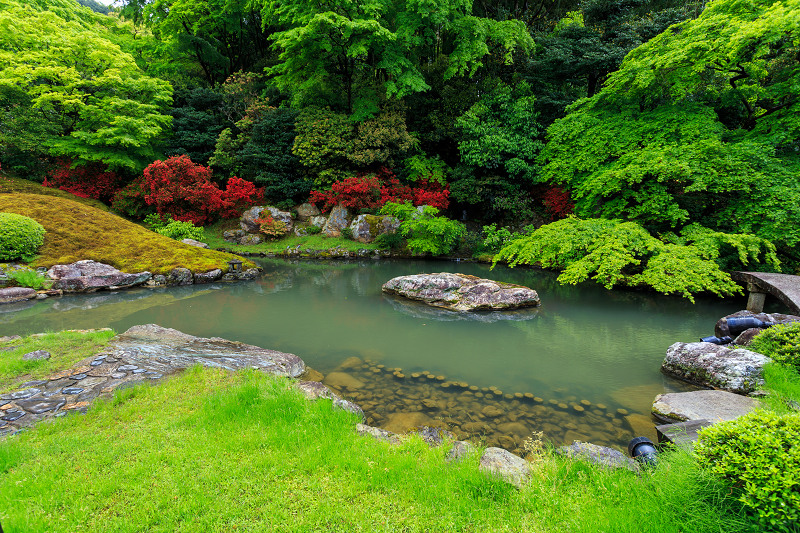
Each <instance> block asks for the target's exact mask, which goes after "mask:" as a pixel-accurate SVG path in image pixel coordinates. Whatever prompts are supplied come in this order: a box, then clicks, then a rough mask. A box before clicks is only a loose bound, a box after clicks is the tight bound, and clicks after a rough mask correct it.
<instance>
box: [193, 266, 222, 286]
mask: <svg viewBox="0 0 800 533" xmlns="http://www.w3.org/2000/svg"><path fill="white" fill-rule="evenodd" d="M222 275H223V272H222V270H220V269H219V268H215V269H214V270H209V271H208V272H201V273H199V274H195V275H194V282H195V283H211V282H214V281H217V280H218V279H220V278H221V277H222Z"/></svg>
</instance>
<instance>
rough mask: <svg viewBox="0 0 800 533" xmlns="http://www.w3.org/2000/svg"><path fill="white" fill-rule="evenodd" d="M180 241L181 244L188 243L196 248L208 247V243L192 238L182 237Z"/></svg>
mask: <svg viewBox="0 0 800 533" xmlns="http://www.w3.org/2000/svg"><path fill="white" fill-rule="evenodd" d="M181 242H182V243H183V244H188V245H189V246H194V247H196V248H208V245H207V244H206V243H204V242H200V241H196V240H194V239H183V240H182V241H181Z"/></svg>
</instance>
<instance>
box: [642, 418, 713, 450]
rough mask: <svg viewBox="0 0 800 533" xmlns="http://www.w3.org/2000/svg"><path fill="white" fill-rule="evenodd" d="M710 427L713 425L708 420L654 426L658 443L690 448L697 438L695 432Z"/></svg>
mask: <svg viewBox="0 0 800 533" xmlns="http://www.w3.org/2000/svg"><path fill="white" fill-rule="evenodd" d="M711 425H713V424H711V422H709V421H708V420H689V421H687V422H678V423H676V424H663V425H661V426H656V431H657V432H658V442H659V443H664V442H669V443H672V444H675V445H676V446H691V445H692V444H693V443H694V442H695V441H697V439H698V438H699V437H698V435H697V432H698V431H699V430H701V429H703V428H705V427H708V426H711Z"/></svg>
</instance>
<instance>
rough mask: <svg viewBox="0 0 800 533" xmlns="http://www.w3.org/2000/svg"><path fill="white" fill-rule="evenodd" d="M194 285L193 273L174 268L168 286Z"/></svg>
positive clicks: (168, 278) (186, 269)
mask: <svg viewBox="0 0 800 533" xmlns="http://www.w3.org/2000/svg"><path fill="white" fill-rule="evenodd" d="M192 283H194V276H193V275H192V271H191V270H189V269H188V268H183V267H178V268H173V269H172V270H171V271H170V273H169V275H168V276H167V285H170V286H174V285H191V284H192Z"/></svg>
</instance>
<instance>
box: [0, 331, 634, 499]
mask: <svg viewBox="0 0 800 533" xmlns="http://www.w3.org/2000/svg"><path fill="white" fill-rule="evenodd" d="M3 340H14V339H13V338H4V339H3ZM25 357H29V358H33V357H36V358H47V357H49V354H47V353H46V352H41V351H39V352H32V353H31V354H25V355H24V356H23V358H25ZM198 364H199V365H202V366H205V367H212V368H222V369H226V370H230V371H236V370H240V369H243V368H251V369H255V370H259V371H261V372H265V373H269V374H273V375H277V376H283V377H286V378H302V377H304V376H306V375H308V376H311V375H313V374H314V372H313V371H310V369H307V367H306V365H305V363H304V362H303V360H302V359H301V358H300V357H298V356H296V355H294V354H288V353H283V352H277V351H274V350H267V349H264V348H259V347H257V346H252V345H248V344H244V343H241V342H235V341H229V340H226V339H221V338H217V337H213V338H203V337H195V336H192V335H187V334H185V333H182V332H180V331H177V330H174V329H170V328H163V327H161V326H158V325H155V324H147V325H143V326H133V327H131V328H130V329H129V330H128V331H126V332H125V333H122V334H120V335H117V336H116V337H115V338H114V339H112V340H111V342H110V343H109V345H108V346H107V347H106V348H105V349H104V350H102V351H101V352H99V353H96V354H94V355H92V356H90V357H87V358H86V359H84V360H83V361H81V362H79V363H78V364H77V365H76V366H74V367H73V368H71V369H69V370H64V371H61V372H58V373H56V374H53V375H51V376H48V377H47V378H45V379H40V380H33V381H29V382H27V383H24V384H22V388H20V389H17V390H14V391H11V392H6V393H3V394H0V438H4V437H6V436H9V435H13V434H15V433H17V432H19V431H22V430H24V429H25V428H28V427H30V426H32V425H33V424H36V423H38V422H40V421H42V420H46V419H53V418H59V417H63V416H66V415H67V414H70V413H76V412H77V413H85V412H86V410H87V409H88V406H89V404H90V403H91V402H92V401H94V400H96V399H97V398H109V397H111V395H113V393H114V392H115V391H117V390H123V389H126V388H129V387H134V386H137V385H140V384H144V383H149V384H156V383H158V382H160V381H161V380H163V379H166V378H168V377H170V376H172V375H175V374H177V373H179V372H181V371H183V370H185V369H186V368H190V367H192V366H195V365H198ZM307 370H308V372H307ZM294 386H295V387H296V388H298V389H299V390H300V391H301V392H302V393H303V394H304V396H305V397H306V398H307V399H309V400H318V399H320V398H322V399H330V400H331V401H332V406H333V408H335V409H343V410H346V411H348V412H351V413H354V414H356V415H357V416H359V417H360V419H361V422H362V423H359V424H358V425H357V426H356V428H355V430H356V432H357V433H358V434H361V435H369V436H372V437H374V438H376V439H379V440H382V441H386V442H388V443H390V444H399V443H401V442H402V441H403V440H404V439H405V438H407V436H405V435H397V434H394V433H391V432H389V431H386V430H383V429H380V428H375V427H371V426H367V425H365V424H363V422H364V412H363V411H362V409H361V407H360V406H358V405H357V404H355V403H353V402H350V401H348V400H345V399H343V398H341V397H340V396H338V395H337V394H335V393H334V392H333V391H332V390H331V389H329V388H328V387H327V386H326V385H324V384H322V383H320V382H317V381H302V380H301V381H296V382H294ZM413 434H418V435H419V436H420V437H421V438H423V440H425V441H426V442H427V443H428V444H429V445H431V446H438V445H441V444H443V443H452V444H451V446H452V448H451V449H450V451H449V453H448V460H461V459H462V458H465V457H468V456H474V455H476V453H477V448H476V447H475V446H474V445H472V444H470V443H469V442H466V441H457V440H455V437H454V435H453V434H452V433H450V432H448V431H446V430H442V429H439V428H428V427H423V428H418V429H417V430H416V431H414V432H413ZM572 447H573V448H574V447H575V444H573V446H572ZM588 447H589V448H588V449H589V450H590V452H592V453H594V454H595V455H598V453H597V450H608V451H609V452H610V453H613V454H616V455H617V456H622V454H620V452H617V451H615V450H611V449H608V448H602V447H598V446H594V445H588ZM565 448H568V447H565ZM579 448H580V447H579ZM579 448H576V452H575V453H574V454H570V453H566V452H564V453H565V454H566V455H572V456H578V457H583V458H585V459H587V460H590V461H593V458H592V455H591V454H584V453H581V452H582V450H581V449H579ZM599 455H603V457H608V453H605V454H603V453H601V454H599ZM595 462H598V461H595ZM618 462H619V464H611V463H609V462H608V461H606V462H602V461H600V462H599V464H604V465H606V466H623V467H626V468H630V469H633V470H635V469H636V465H635V463H633V461H632V460H630V459H628V458H624V457H623V458H622V460H620V461H618ZM480 468H481V470H482V471H484V472H487V473H488V474H490V475H494V476H498V477H500V478H501V479H504V480H506V481H508V482H509V483H512V484H514V485H516V486H518V487H519V486H521V485H522V484H524V483H525V482H526V481H527V480H528V479H529V477H530V475H531V473H532V471H531V467H530V464H529V463H528V461H525V460H524V459H522V458H521V457H519V456H517V455H514V454H513V453H511V452H509V451H507V450H504V449H502V448H495V447H490V448H487V449H486V450H485V451H484V452H483V453H482V455H481V457H480Z"/></svg>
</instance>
